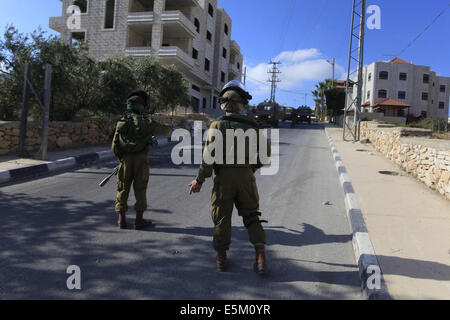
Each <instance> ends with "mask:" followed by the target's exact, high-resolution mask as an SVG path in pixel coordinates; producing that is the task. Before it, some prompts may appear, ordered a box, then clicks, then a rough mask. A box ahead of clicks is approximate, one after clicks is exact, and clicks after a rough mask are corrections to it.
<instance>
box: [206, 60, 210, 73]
mask: <svg viewBox="0 0 450 320" xmlns="http://www.w3.org/2000/svg"><path fill="white" fill-rule="evenodd" d="M209 64H210V62H209V60H208V59H206V58H205V70H206V71H209Z"/></svg>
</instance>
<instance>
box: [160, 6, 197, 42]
mask: <svg viewBox="0 0 450 320" xmlns="http://www.w3.org/2000/svg"><path fill="white" fill-rule="evenodd" d="M161 21H162V23H163V24H164V33H166V31H167V32H169V33H170V34H172V35H173V36H174V37H178V38H183V37H187V38H194V37H195V36H196V34H197V31H196V29H195V26H194V24H193V23H192V22H191V21H189V19H188V18H186V16H185V15H184V14H183V13H182V12H181V11H179V10H175V11H164V12H163V14H162V16H161Z"/></svg>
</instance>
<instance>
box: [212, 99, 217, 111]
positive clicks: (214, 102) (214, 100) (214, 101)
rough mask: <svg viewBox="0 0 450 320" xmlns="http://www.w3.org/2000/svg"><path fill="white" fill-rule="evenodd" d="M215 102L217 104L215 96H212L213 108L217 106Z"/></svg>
mask: <svg viewBox="0 0 450 320" xmlns="http://www.w3.org/2000/svg"><path fill="white" fill-rule="evenodd" d="M216 104H217V97H214V98H213V108H214V109H217V108H216V107H217V106H216Z"/></svg>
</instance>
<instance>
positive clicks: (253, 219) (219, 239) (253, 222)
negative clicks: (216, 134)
mask: <svg viewBox="0 0 450 320" xmlns="http://www.w3.org/2000/svg"><path fill="white" fill-rule="evenodd" d="M257 126H258V125H257V123H256V122H255V121H254V120H252V119H251V118H250V117H247V116H244V115H240V114H234V113H227V117H226V119H225V120H224V119H222V120H219V121H216V122H213V123H212V124H211V127H210V129H217V130H220V131H221V132H222V136H223V140H224V145H226V130H227V129H234V130H236V129H242V130H244V132H245V131H247V130H249V129H255V128H257ZM258 140H259V135H258ZM212 142H213V141H212V137H211V136H210V137H209V138H208V141H207V142H206V147H207V146H208V145H209V144H211V143H212ZM258 144H259V141H258ZM268 148H269V151H270V146H268ZM235 150H237V148H235ZM248 150H249V149H248V141H247V142H246V155H245V164H243V165H237V164H236V165H226V164H224V165H208V164H206V163H203V164H202V165H201V167H200V170H199V173H198V176H197V181H198V182H199V183H200V184H203V182H204V181H205V179H206V178H208V177H211V176H212V173H213V170H214V171H215V173H216V176H215V178H214V188H213V192H212V198H211V200H212V220H213V222H214V226H215V231H214V237H213V246H214V249H215V250H216V251H218V252H220V251H226V250H228V249H229V246H230V244H231V216H232V212H233V206H234V205H235V206H236V208H237V210H238V214H239V216H241V217H242V218H243V221H244V225H245V226H246V227H247V229H248V234H249V237H250V242H251V243H252V244H254V245H255V244H265V243H266V234H265V232H264V229H263V227H262V226H261V221H260V220H259V216H260V215H261V213H259V195H258V187H257V185H256V181H255V175H254V173H255V172H256V170H257V169H258V168H259V166H258V165H251V164H250V163H251V162H250V159H249V152H248ZM236 158H237V155H236V154H235V159H236ZM224 163H225V161H224ZM235 163H236V162H235Z"/></svg>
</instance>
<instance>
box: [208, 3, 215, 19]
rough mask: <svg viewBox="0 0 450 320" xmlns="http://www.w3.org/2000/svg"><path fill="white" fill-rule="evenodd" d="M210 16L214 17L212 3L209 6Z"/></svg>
mask: <svg viewBox="0 0 450 320" xmlns="http://www.w3.org/2000/svg"><path fill="white" fill-rule="evenodd" d="M208 14H209V15H210V16H211V17H214V8H213V6H212V5H211V3H209V4H208Z"/></svg>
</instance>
